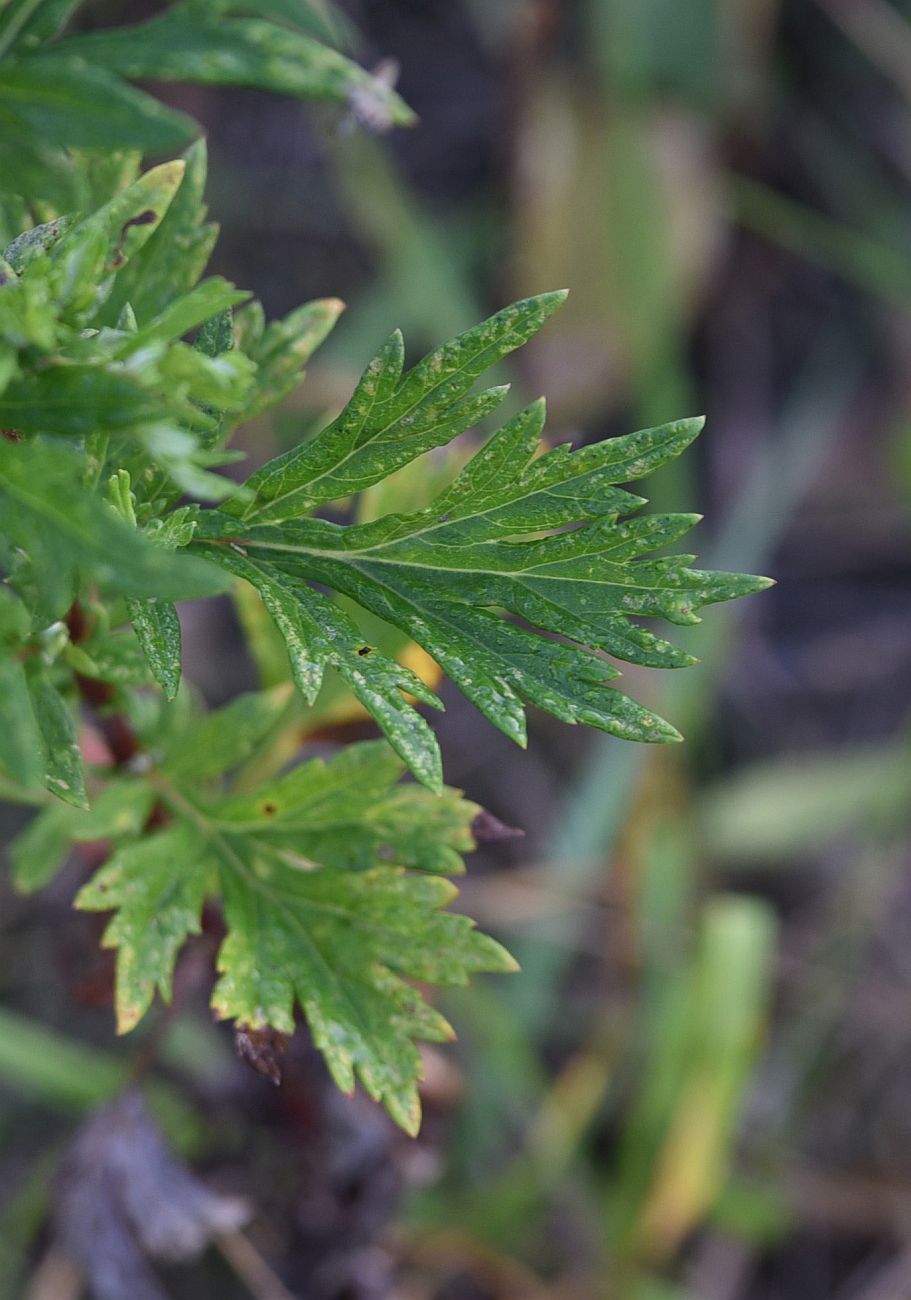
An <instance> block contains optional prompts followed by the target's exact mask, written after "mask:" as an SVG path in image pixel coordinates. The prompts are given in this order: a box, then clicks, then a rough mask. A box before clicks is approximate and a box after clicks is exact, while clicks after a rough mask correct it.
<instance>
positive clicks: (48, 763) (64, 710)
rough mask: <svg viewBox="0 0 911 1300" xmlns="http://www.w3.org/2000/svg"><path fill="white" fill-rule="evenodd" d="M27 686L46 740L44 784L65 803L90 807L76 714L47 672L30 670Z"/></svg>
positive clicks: (78, 806)
mask: <svg viewBox="0 0 911 1300" xmlns="http://www.w3.org/2000/svg"><path fill="white" fill-rule="evenodd" d="M28 685H29V692H30V694H31V698H32V708H33V709H34V711H35V717H36V719H37V721H38V727H39V729H40V731H41V736H42V739H43V741H44V755H45V778H44V780H45V785H46V786H47V788H48V790H50V792H51V793H52V794H55V795H56V796H57V798H58V799H62V800H63V801H64V802H65V803H70V804H74V805H75V807H77V808H88V806H89V801H88V796H87V795H86V792H85V772H84V770H83V767H82V755H81V753H80V752H79V741H78V739H77V736H76V724H75V721H74V719H73V715H72V713H71V712H70V710H69V708H68V706H67V704H66V702H65V700H64V699H63V697H62V696H61V694H60V692H59V691H58V690H57V689H56V687H54V686H53V685H52V684H51V682H50V681H48V679H47V677H46V676H45V674H44V673H42V672H34V673H31V674H30V675H29V683H28Z"/></svg>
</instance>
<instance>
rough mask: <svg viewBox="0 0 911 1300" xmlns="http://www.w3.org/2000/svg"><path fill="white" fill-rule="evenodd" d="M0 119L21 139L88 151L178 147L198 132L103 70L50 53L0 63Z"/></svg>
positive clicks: (186, 120)
mask: <svg viewBox="0 0 911 1300" xmlns="http://www.w3.org/2000/svg"><path fill="white" fill-rule="evenodd" d="M0 121H2V122H4V124H5V128H6V129H8V130H9V131H11V132H16V133H17V134H18V136H19V138H20V139H26V140H31V139H33V138H34V139H35V140H36V141H39V142H40V141H42V140H53V141H54V142H55V144H57V145H64V146H69V147H74V146H75V147H77V148H87V149H142V150H144V151H145V150H147V151H150V152H152V151H154V152H164V151H165V150H168V149H178V148H180V147H181V145H184V144H186V142H187V140H188V139H190V138H192V136H194V135H195V134H196V132H197V126H196V123H195V122H194V121H193V119H192V118H190V117H187V116H186V115H185V114H183V113H178V112H176V111H175V110H174V109H171V108H167V107H166V106H165V105H164V104H162V103H160V102H159V101H158V100H157V99H153V98H152V96H151V95H146V94H145V93H144V92H143V91H141V90H136V89H134V87H132V86H129V85H127V83H126V82H124V81H122V80H121V79H120V78H119V77H117V76H113V75H112V74H111V73H110V72H106V71H105V70H104V69H103V68H100V67H93V66H91V65H90V64H87V63H85V62H83V61H82V60H81V59H74V60H73V61H72V62H68V61H66V62H65V61H63V60H62V59H60V58H59V57H58V56H56V55H54V54H53V53H50V54H46V55H35V56H33V57H31V58H26V59H22V60H21V61H19V62H17V63H14V64H9V65H4V66H3V67H0Z"/></svg>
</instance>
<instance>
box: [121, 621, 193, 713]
mask: <svg viewBox="0 0 911 1300" xmlns="http://www.w3.org/2000/svg"><path fill="white" fill-rule="evenodd" d="M128 609H129V612H130V621H131V623H132V624H133V629H134V631H135V633H136V636H137V638H138V639H139V644H140V645H141V646H142V652H143V654H144V655H145V657H146V663H147V664H148V665H149V668H150V669H151V670H152V674H153V676H154V678H155V680H156V681H157V682H158V685H159V686H160V687H161V689H162V690H163V691H164V693H165V699H167V700H173V699H174V697H175V695H176V694H177V692H178V690H179V688H180V667H181V663H180V645H181V636H180V618H179V617H178V614H177V610H176V608H175V606H174V605H173V604H172V603H171V601H169V600H157V599H155V598H154V597H152V598H151V599H149V600H131V601H130V602H129V604H128Z"/></svg>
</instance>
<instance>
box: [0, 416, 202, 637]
mask: <svg viewBox="0 0 911 1300" xmlns="http://www.w3.org/2000/svg"><path fill="white" fill-rule="evenodd" d="M81 468H82V467H81V463H80V459H79V457H78V456H77V455H75V454H74V453H72V452H71V451H70V449H69V448H67V447H64V446H58V445H49V444H44V443H40V442H32V443H10V442H6V441H5V440H3V439H0V512H2V519H3V526H4V530H5V532H6V533H7V535H8V536H9V537H10V538H11V539H12V541H13V542H14V544H15V545H16V546H17V547H19V548H21V550H22V551H23V552H24V553H25V554H26V556H27V557H28V560H29V562H30V565H31V569H32V572H33V575H34V580H35V583H36V584H37V590H38V592H39V593H40V605H39V617H43V618H44V619H45V620H46V621H47V622H50V621H51V620H52V619H54V618H59V617H61V615H62V614H63V613H64V612H65V611H66V609H67V608H68V606H69V603H70V602H71V601H72V597H73V593H74V590H75V586H76V583H77V580H79V579H82V578H90V579H92V580H93V581H95V582H97V583H98V584H99V585H101V586H102V587H104V588H107V589H108V590H113V591H120V592H123V593H124V594H125V595H130V596H145V595H155V596H157V597H158V598H159V599H180V598H184V597H190V596H202V595H212V594H215V593H216V592H218V591H220V590H223V589H224V585H225V584H224V582H223V580H222V579H221V575H220V574H219V573H218V572H217V571H216V570H215V569H214V568H213V567H212V566H210V565H208V564H202V563H200V561H199V560H198V559H196V558H195V557H192V556H188V555H186V554H177V553H172V552H169V551H167V550H165V549H164V548H163V547H159V546H155V545H154V544H153V543H152V542H151V541H150V540H149V539H148V538H146V537H144V536H143V534H142V533H140V532H139V531H138V530H137V529H135V528H131V527H130V526H129V525H128V524H126V523H124V522H123V521H122V520H121V519H119V518H118V517H117V515H116V514H115V513H114V511H113V510H112V509H111V508H110V507H109V506H108V505H107V504H106V503H105V502H104V501H102V500H101V498H100V497H98V496H95V495H94V494H92V493H89V492H87V491H85V490H84V488H83V487H82V482H81V477H80V473H81Z"/></svg>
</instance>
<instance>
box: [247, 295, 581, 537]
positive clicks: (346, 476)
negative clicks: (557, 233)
mask: <svg viewBox="0 0 911 1300" xmlns="http://www.w3.org/2000/svg"><path fill="white" fill-rule="evenodd" d="M565 298H566V294H565V293H562V292H560V293H547V294H541V295H540V296H539V297H537V298H528V299H526V300H524V301H523V302H518V303H516V304H515V305H514V306H512V307H506V308H504V310H503V311H501V312H498V313H497V314H496V316H492V317H491V318H490V320H487V321H485V322H484V323H483V324H482V325H477V326H475V328H474V329H471V330H468V331H467V332H466V333H465V334H460V335H459V336H458V338H455V339H452V340H450V342H448V343H444V344H443V346H442V347H440V348H437V349H436V351H434V352H431V353H430V354H429V355H428V356H426V357H424V359H423V361H421V362H419V363H418V364H417V365H416V366H415V367H414V368H413V369H412V370H410V371H409V372H408V373H407V374H406V375H405V376H404V378H403V377H402V366H403V363H404V343H403V341H402V336H401V334H399V333H398V332H396V333H395V334H393V335H392V336H391V338H390V339H389V340H388V341H387V343H386V344H385V346H384V347H383V348H382V350H381V351H380V352H379V353H378V354H377V356H375V357H374V359H373V360H372V361H371V362H370V364H369V366H368V367H367V369H366V371H365V372H364V375H363V377H362V379H361V381H360V383H359V384H358V386H357V388H356V389H355V391H354V394H353V396H352V398H351V400H350V402H349V403H348V405H347V406H346V407H345V409H344V410H343V411H342V413H341V414H340V415H339V416H338V418H337V419H336V420H334V421H333V422H332V424H330V425H329V426H328V427H327V428H326V429H324V430H323V431H322V433H320V434H319V435H318V436H317V437H315V438H312V439H311V440H310V441H309V442H307V443H305V444H304V445H303V446H302V447H295V448H293V449H292V450H291V451H288V452H286V453H285V454H284V455H282V456H279V457H277V458H276V459H275V460H273V461H270V462H269V464H268V465H265V466H264V467H263V468H262V469H261V470H260V471H259V472H258V473H256V474H254V475H253V477H252V478H251V479H250V480H249V482H248V484H247V487H248V488H250V489H251V490H252V491H253V493H254V497H253V499H252V500H251V501H250V502H249V504H247V505H246V506H234V505H233V504H232V505H231V506H230V507H229V510H230V512H231V513H235V514H240V515H242V517H243V518H244V519H245V520H247V521H250V522H252V521H255V522H257V523H265V522H266V521H270V520H281V519H291V518H295V517H296V516H298V515H301V514H304V513H306V512H307V511H310V510H312V509H313V508H314V507H315V506H318V505H321V504H323V503H324V502H326V501H334V500H338V499H339V498H341V497H347V496H350V495H351V494H352V493H354V492H360V491H362V490H363V489H364V488H366V487H370V486H371V484H373V483H378V482H379V481H380V480H381V479H384V478H387V477H388V476H389V475H390V474H391V473H392V472H393V471H394V470H396V469H398V468H400V466H402V465H406V464H408V462H409V461H412V460H414V459H415V458H416V457H417V456H420V455H422V454H423V453H424V452H425V451H429V450H430V449H431V448H432V447H441V446H442V445H443V444H444V443H447V442H449V441H450V440H451V439H452V438H454V437H456V436H457V435H458V434H460V433H464V431H465V430H466V429H469V428H471V426H472V425H474V424H477V423H478V421H479V420H482V419H483V418H484V417H485V416H486V415H489V414H490V412H491V411H493V410H494V409H495V408H496V407H497V406H498V405H499V403H500V402H501V401H502V399H503V397H504V396H505V394H506V389H505V388H491V389H488V390H487V391H486V392H484V393H481V394H480V395H479V396H475V397H466V396H465V394H466V393H468V391H469V389H470V388H471V387H472V385H473V384H474V382H475V380H476V379H477V378H478V377H479V376H480V375H481V374H483V373H484V371H485V370H488V369H489V368H490V367H491V366H493V365H495V364H496V363H497V362H498V361H500V360H501V359H502V358H503V357H505V356H506V355H508V353H510V352H512V351H514V350H515V349H516V348H518V347H521V345H522V344H523V343H525V342H527V340H528V339H529V338H531V336H532V335H533V334H535V333H537V331H538V330H539V329H540V328H541V326H542V325H543V324H544V322H545V321H546V320H547V318H548V317H549V316H551V315H552V314H553V312H555V311H556V309H557V308H558V307H559V306H560V305H561V303H562V302H563V301H564V300H565Z"/></svg>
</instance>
